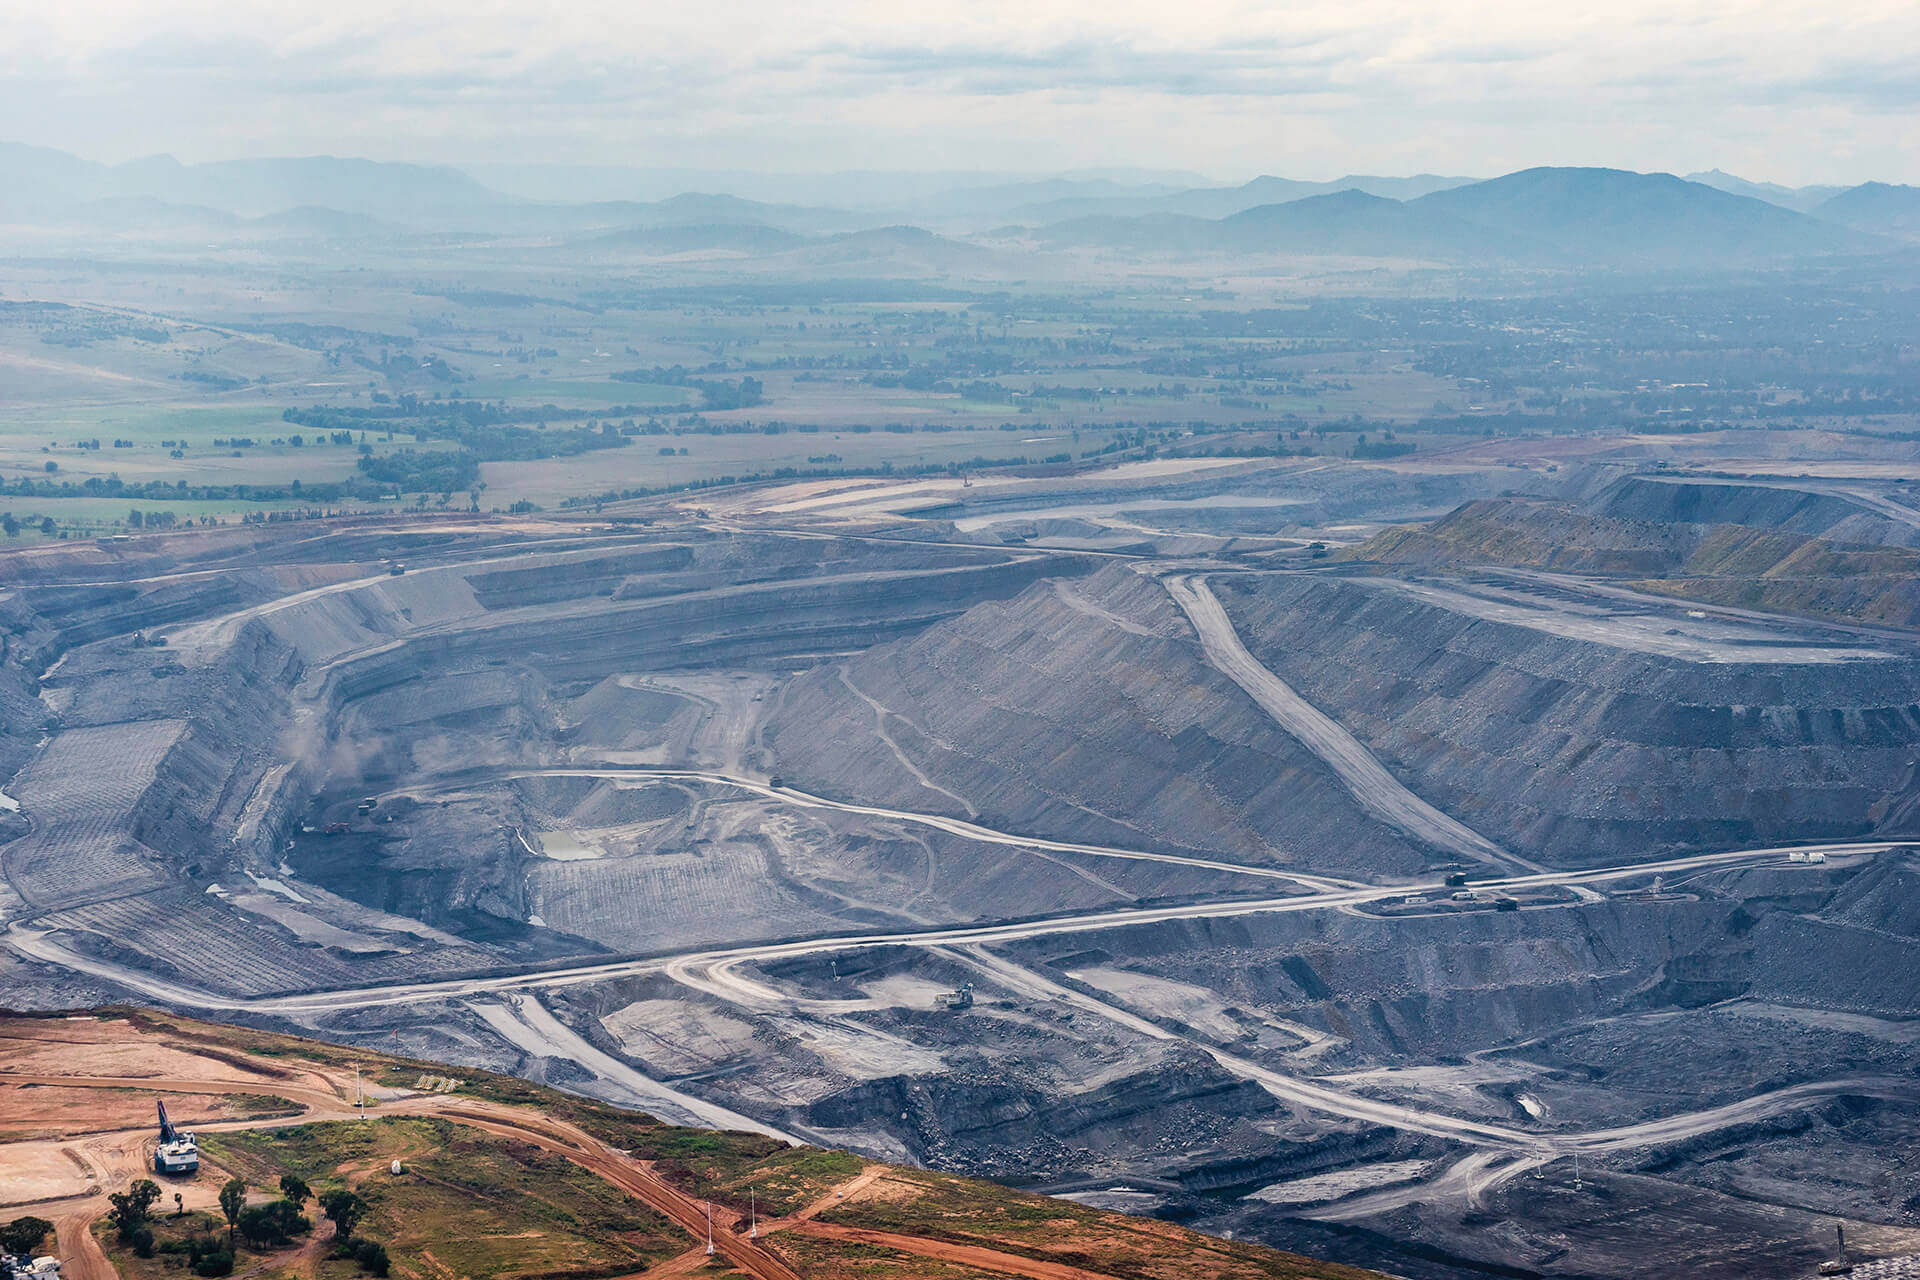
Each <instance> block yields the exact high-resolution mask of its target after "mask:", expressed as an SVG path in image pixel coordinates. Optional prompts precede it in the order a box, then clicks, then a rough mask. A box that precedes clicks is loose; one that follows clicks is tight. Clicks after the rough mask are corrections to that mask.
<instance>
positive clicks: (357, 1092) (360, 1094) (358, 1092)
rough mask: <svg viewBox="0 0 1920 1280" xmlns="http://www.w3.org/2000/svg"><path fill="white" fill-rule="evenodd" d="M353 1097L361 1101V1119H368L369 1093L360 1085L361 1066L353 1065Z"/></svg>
mask: <svg viewBox="0 0 1920 1280" xmlns="http://www.w3.org/2000/svg"><path fill="white" fill-rule="evenodd" d="M353 1096H354V1097H355V1098H357V1099H359V1101H360V1118H361V1119H362V1120H365V1119H366V1118H367V1091H366V1089H365V1087H364V1086H362V1085H361V1083H360V1064H359V1063H357V1062H356V1063H354V1064H353Z"/></svg>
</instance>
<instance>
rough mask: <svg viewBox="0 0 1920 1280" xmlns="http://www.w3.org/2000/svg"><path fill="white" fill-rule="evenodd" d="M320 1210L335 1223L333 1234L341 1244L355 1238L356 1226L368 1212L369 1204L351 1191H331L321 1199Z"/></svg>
mask: <svg viewBox="0 0 1920 1280" xmlns="http://www.w3.org/2000/svg"><path fill="white" fill-rule="evenodd" d="M320 1209H321V1212H323V1213H325V1214H326V1215H327V1217H328V1218H330V1219H332V1221H333V1234H334V1235H335V1236H336V1237H337V1238H338V1239H339V1241H340V1243H341V1244H343V1245H344V1244H345V1243H346V1242H347V1241H348V1240H351V1239H352V1238H353V1228H354V1224H355V1223H357V1222H359V1221H360V1219H361V1217H362V1216H363V1215H364V1214H365V1213H366V1211H367V1202H366V1201H364V1200H362V1199H361V1198H360V1197H359V1196H357V1195H355V1194H353V1192H351V1191H329V1192H327V1193H326V1194H325V1195H322V1196H321V1197H320Z"/></svg>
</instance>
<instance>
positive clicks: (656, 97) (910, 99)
mask: <svg viewBox="0 0 1920 1280" xmlns="http://www.w3.org/2000/svg"><path fill="white" fill-rule="evenodd" d="M1916 68H1920V3H1915V2H1914V0H1824V2H1819V3H1816V2H1813V0H1614V2H1613V3H1610V4H1605V5H1602V4H1598V3H1593V2H1592V0H1571V2H1570V3H1561V4H1555V3H1542V2H1541V0H1480V2H1478V3H1460V2H1458V0H1440V2H1436V3H1408V2H1407V0H1300V2H1298V3H1286V4H1275V3H1243V2H1240V0H1177V2H1172V3H1170V2H1169V0H966V2H960V3H957V2H954V0H921V2H920V3H916V4H902V3H898V2H897V0H887V2H885V3H882V2H880V0H838V2H837V3H831V4H828V3H820V2H819V0H702V2H701V3H699V4H689V3H675V4H667V3H661V2H660V0H625V2H621V3H614V2H610V0H568V2H567V3H528V2H525V0H506V2H502V0H460V2H459V3H452V2H449V0H405V3H399V4H396V3H394V2H393V0H384V2H379V0H326V2H325V3H315V2H313V0H252V2H251V3H247V4H236V3H234V2H233V0H63V3H60V4H48V3H45V0H32V3H26V2H25V0H0V138H4V139H7V140H11V141H19V142H28V143H34V144H38V145H42V146H52V147H58V148H61V149H63V150H68V151H72V152H75V153H77V154H80V155H83V156H86V157H87V158H89V159H95V160H105V161H120V160H126V159H132V158H136V157H139V156H143V155H151V154H156V153H169V154H172V155H175V156H177V157H179V158H180V159H182V160H187V161H201V160H221V159H231V158H238V157H246V156H268V155H309V154H332V155H355V156H367V157H370V158H373V159H378V160H405V161H414V162H421V163H452V164H474V163H483V162H492V163H502V162H504V163H528V162H561V163H572V164H608V165H633V166H671V167H678V168H694V169H700V168H710V169H722V168H734V169H757V170H769V171H783V172H786V171H812V172H823V171H834V170H842V169H869V170H901V171H923V170H936V169H986V170H994V171H1002V172H1006V171H1017V172H1036V173H1037V172H1049V171H1058V170H1063V169H1078V168H1089V167H1123V166H1124V167H1138V168H1153V169H1172V170H1184V171H1193V172H1198V173H1201V174H1204V175H1207V176H1209V177H1211V178H1214V179H1217V180H1221V181H1239V180H1244V179H1246V178H1248V177H1252V176H1254V175H1256V174H1261V173H1272V174H1280V175H1284V176H1288V177H1298V178H1331V177H1336V176H1339V175H1342V174H1348V173H1378V174H1407V173H1418V172H1427V173H1444V174H1459V175H1468V176H1492V175H1494V174H1498V173H1503V172H1508V171H1510V170H1513V169H1518V168H1524V167H1527V166H1529V165H1535V164H1605V165H1615V166H1618V167H1622V168H1632V169H1641V170H1667V171H1672V172H1680V173H1685V172H1690V171H1693V170H1699V169H1708V168H1716V167H1717V168H1721V169H1725V170H1728V171H1730V172H1733V173H1738V174H1741V175H1742V176H1745V177H1750V178H1755V179H1761V180H1773V181H1779V182H1784V183H1789V184H1796V185H1798V184H1806V183H1853V182H1859V181H1864V180H1867V179H1880V180H1883V181H1904V182H1920V72H1916Z"/></svg>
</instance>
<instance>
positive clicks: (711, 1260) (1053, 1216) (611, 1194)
mask: <svg viewBox="0 0 1920 1280" xmlns="http://www.w3.org/2000/svg"><path fill="white" fill-rule="evenodd" d="M136 1068H137V1070H136ZM447 1070H448V1069H447V1068H445V1067H443V1066H440V1065H438V1064H435V1063H429V1062H422V1061H417V1060H411V1059H405V1058H400V1057H396V1056H392V1055H387V1054H382V1053H379V1052H377V1051H372V1050H368V1049H365V1048H353V1049H345V1048H341V1047H338V1046H333V1045H328V1044H323V1043H319V1042H315V1041H309V1040H303V1039H299V1038H296V1037H292V1036H285V1035H279V1034H275V1033H271V1032H263V1031H257V1030H250V1029H245V1028H230V1027H222V1026H216V1025H212V1024H207V1023H202V1022H196V1021H193V1020H190V1019H185V1018H178V1017H173V1016H171V1015H164V1014H155V1013H150V1012H147V1011H144V1010H142V1011H132V1010H124V1009H119V1010H107V1011H104V1012H102V1013H101V1014H99V1015H97V1016H95V1017H93V1018H86V1017H81V1018H73V1017H59V1018H54V1017H32V1016H24V1017H23V1016H13V1017H7V1018H4V1019H0V1084H5V1085H8V1086H10V1087H11V1088H12V1091H11V1092H9V1093H8V1094H7V1095H5V1096H6V1099H7V1100H8V1105H9V1107H10V1109H11V1110H12V1111H13V1112H17V1114H15V1115H13V1116H12V1120H13V1123H10V1124H9V1126H8V1130H9V1131H8V1132H7V1133H5V1134H0V1182H4V1189H5V1190H6V1191H7V1192H8V1193H9V1195H10V1196H13V1197H16V1198H17V1206H16V1207H18V1208H20V1209H21V1210H22V1211H25V1210H27V1209H31V1210H32V1211H33V1212H35V1213H36V1214H37V1215H38V1216H40V1217H43V1218H45V1219H47V1220H49V1221H57V1222H58V1223H59V1231H58V1252H59V1253H60V1254H61V1256H62V1258H63V1260H65V1261H66V1263H67V1269H68V1274H69V1275H70V1276H71V1277H75V1278H76V1280H116V1278H117V1280H173V1278H174V1277H180V1278H182V1280H184V1278H185V1277H189V1276H193V1275H196V1274H199V1275H209V1276H216V1275H224V1274H229V1273H231V1274H234V1275H245V1276H248V1277H258V1278H259V1280H354V1278H355V1277H359V1276H364V1275H374V1276H382V1275H387V1274H391V1275H392V1276H394V1277H399V1278H401V1280H455V1278H456V1277H459V1278H463V1280H606V1278H607V1277H616V1276H618V1277H638V1276H643V1275H653V1274H658V1275H661V1276H668V1275H673V1276H688V1275H712V1276H722V1275H751V1276H753V1277H755V1278H756V1280H799V1278H800V1277H808V1278H809V1280H811V1278H812V1277H825V1278H828V1280H834V1278H837V1277H856V1276H857V1277H863V1278H867V1280H890V1278H892V1277H900V1278H902V1280H967V1278H971V1277H1009V1276H1011V1277H1026V1278H1027V1280H1103V1278H1110V1280H1161V1278H1162V1277H1165V1278H1166V1280H1175V1278H1176V1277H1184V1276H1186V1275H1188V1274H1191V1273H1192V1272H1193V1271H1194V1270H1195V1268H1196V1267H1197V1268H1198V1269H1199V1270H1200V1271H1201V1272H1203V1273H1204V1274H1206V1275H1211V1276H1222V1277H1231V1278H1234V1280H1239V1278H1241V1277H1245V1278H1247V1280H1254V1278H1256V1277H1272V1278H1274V1280H1295V1278H1307V1277H1315V1278H1324V1280H1363V1278H1364V1277H1366V1276H1369V1275H1371V1274H1372V1273H1370V1272H1363V1271H1358V1270H1355V1269H1353V1268H1350V1267H1344V1266H1338V1265H1334V1264H1328V1263H1319V1262H1315V1261H1312V1260H1309V1259H1306V1258H1302V1257H1299V1256H1297V1255H1292V1254H1287V1253H1281V1252H1278V1251H1275V1250H1271V1249H1265V1248H1261V1247H1258V1246H1251V1245H1240V1244H1233V1243H1229V1242H1227V1241H1223V1240H1215V1239H1212V1238H1210V1237H1207V1236H1203V1235H1199V1234H1197V1233H1195V1232H1192V1231H1188V1230H1186V1229H1184V1228H1181V1227H1178V1226H1174V1225H1172V1224H1169V1223H1163V1222H1157V1221H1151V1220H1141V1219H1133V1218H1128V1217H1125V1216H1124V1215H1120V1214H1114V1213H1107V1212H1103V1211H1100V1210H1093V1209H1086V1208H1082V1207H1080V1206H1078V1205H1074V1204H1071V1203H1068V1202H1065V1201H1059V1200H1053V1199H1049V1198H1046V1197H1042V1196H1034V1195H1028V1194H1025V1193H1022V1192H1017V1191H1012V1190H1009V1189H1007V1188H1004V1187H1001V1186H998V1185H995V1184H992V1183H985V1182H978V1181H973V1180H970V1179H966V1178H957V1177H952V1176H949V1175H944V1174H939V1175H936V1174H929V1173H925V1172H922V1171H919V1170H913V1169H901V1168H896V1167H893V1166H889V1165H883V1164H877V1163H873V1162H870V1161H867V1160H864V1159H863V1158H861V1157H859V1156H856V1155H853V1154H851V1153H848V1152H844V1151H825V1150H820V1149H817V1148H812V1147H791V1146H788V1145H787V1144H785V1143H782V1142H779V1141H776V1140H774V1139H770V1138H766V1137H763V1136H761V1135H758V1134H750V1133H725V1132H715V1131H709V1130H700V1129H688V1128H680V1127H676V1126H672V1125H665V1124H661V1123H659V1122H657V1121H655V1120H653V1119H651V1118H650V1117H647V1116H645V1115H641V1114H639V1113H636V1112H630V1111H622V1110H619V1109H616V1108H613V1107H610V1106H607V1105H605V1104H602V1103H597V1102H590V1101H586V1100H583V1099H580V1098H576V1097H573V1096H571V1095H567V1094H562V1093H558V1092H555V1091H554V1090H551V1089H548V1088H546V1087H544V1086H539V1085H534V1084H530V1083H528V1082H526V1081H523V1080H519V1079H517V1078H514V1077H509V1076H498V1075H493V1074H490V1073H487V1072H474V1071H462V1072H460V1073H459V1074H458V1075H457V1076H450V1075H448V1074H446V1072H447ZM43 1082H44V1083H43ZM359 1083H364V1084H365V1086H366V1088H367V1092H368V1097H369V1100H368V1108H367V1110H368V1114H367V1118H365V1119H362V1118H361V1117H360V1115H359V1112H358V1107H357V1106H356V1099H357V1097H358V1096H359V1095H358V1093H357V1091H356V1089H357V1084H359ZM156 1099H171V1100H174V1101H175V1102H176V1103H179V1104H181V1114H183V1115H188V1116H193V1117H195V1120H194V1123H195V1126H196V1131H197V1133H198V1135H199V1139H200V1145H201V1157H202V1163H201V1169H200V1172H199V1173H198V1174H197V1175H195V1176H193V1177H187V1178H168V1179H165V1180H164V1186H161V1187H157V1188H155V1192H154V1194H153V1196H152V1197H151V1202H150V1204H149V1206H148V1207H147V1209H146V1210H145V1213H144V1217H143V1218H142V1219H141V1220H140V1222H139V1223H138V1224H137V1230H134V1231H130V1232H122V1231H121V1230H120V1228H119V1225H118V1223H117V1222H116V1221H115V1220H114V1219H113V1218H112V1217H111V1215H110V1214H109V1205H108V1203H107V1200H106V1197H105V1195H104V1194H103V1192H106V1191H119V1190H122V1189H124V1188H128V1187H130V1186H134V1185H137V1184H138V1183H139V1182H140V1181H141V1180H143V1179H148V1178H149V1177H150V1176H151V1175H150V1164H149V1161H150V1159H151V1147H152V1141H151V1119H152V1115H153V1104H154V1101H155V1100H156ZM256 1099H265V1100H267V1102H268V1104H269V1105H271V1106H272V1108H273V1111H272V1112H271V1113H270V1114H269V1113H265V1112H263V1111H262V1110H261V1107H260V1105H259V1103H257V1102H252V1101H249V1100H256ZM62 1116H66V1117H68V1122H67V1124H66V1126H65V1127H63V1126H62V1125H61V1124H60V1117H62ZM103 1126H104V1127H103ZM49 1134H51V1135H53V1136H52V1137H48V1136H47V1135H49ZM82 1150H84V1151H85V1153H86V1157H85V1161H84V1162H83V1160H82V1156H81V1152H82ZM394 1161H399V1162H400V1163H399V1169H398V1172H396V1171H395V1167H394V1163H393V1162H394ZM15 1170H19V1171H21V1172H19V1173H15V1172H13V1171H15ZM288 1176H291V1177H293V1178H296V1179H299V1180H300V1181H301V1182H304V1183H305V1185H306V1186H307V1187H308V1188H311V1191H312V1193H313V1197H314V1198H313V1199H311V1200H307V1201H305V1202H304V1204H302V1205H300V1206H299V1213H300V1215H303V1216H304V1217H305V1219H306V1221H305V1222H303V1223H298V1224H297V1225H296V1226H295V1228H294V1229H293V1230H292V1232H291V1233H290V1234H288V1235H287V1236H285V1238H282V1239H279V1240H277V1241H274V1240H267V1239H258V1238H256V1239H251V1240H250V1239H249V1238H248V1237H247V1234H246V1232H245V1231H244V1230H243V1232H242V1233H241V1234H240V1235H239V1236H237V1237H236V1238H235V1241H234V1244H233V1246H232V1256H231V1257H227V1256H225V1255H226V1250H227V1248H228V1244H227V1240H228V1231H227V1225H226V1214H225V1212H224V1210H223V1208H222V1206H221V1203H220V1200H219V1195H218V1193H219V1192H220V1191H221V1190H222V1189H223V1188H225V1187H228V1186H230V1185H231V1181H232V1180H238V1182H240V1183H241V1184H243V1185H244V1186H245V1188H246V1191H247V1196H246V1201H245V1204H246V1206H247V1208H241V1206H240V1205H239V1204H238V1202H235V1203H234V1207H235V1209H236V1211H237V1216H239V1217H240V1222H241V1225H242V1227H243V1228H245V1226H246V1224H247V1218H246V1216H245V1214H246V1212H248V1211H249V1210H250V1209H253V1208H258V1207H263V1206H267V1205H269V1204H271V1203H273V1202H274V1201H275V1200H276V1199H277V1197H278V1196H279V1194H280V1190H281V1189H282V1187H283V1183H282V1179H283V1178H286V1177H288ZM176 1192H177V1193H179V1196H180V1203H179V1204H178V1206H176V1202H175V1200H174V1193H176ZM343 1192H350V1193H351V1194H352V1195H354V1196H356V1197H358V1200H357V1205H358V1208H359V1213H358V1218H357V1221H354V1222H352V1223H351V1232H350V1238H351V1239H353V1240H356V1241H368V1242H377V1243H378V1244H379V1245H380V1246H381V1248H382V1250H383V1252H382V1253H381V1254H380V1262H379V1263H378V1264H377V1265H376V1264H373V1263H369V1262H368V1261H367V1260H366V1257H365V1256H364V1248H363V1250H362V1252H361V1253H360V1254H357V1255H352V1256H349V1255H348V1254H346V1253H345V1252H344V1251H343V1250H342V1249H341V1247H340V1244H339V1241H340V1234H339V1233H338V1232H337V1230H336V1226H335V1222H334V1221H333V1216H334V1215H333V1214H331V1213H330V1212H328V1211H327V1210H326V1209H325V1208H323V1206H325V1205H327V1203H328V1201H329V1197H330V1196H338V1195H339V1194H340V1193H343ZM280 1208H281V1209H283V1210H284V1209H286V1208H287V1206H285V1205H281V1206H280ZM709 1208H710V1209H711V1214H712V1233H713V1239H714V1241H715V1243H716V1245H717V1246H718V1248H717V1252H716V1253H715V1254H713V1255H711V1256H709V1254H708V1253H707V1250H706V1240H707V1230H708V1228H707V1214H708V1211H709ZM755 1228H757V1231H756V1230H755ZM190 1247H191V1249H192V1252H191V1253H189V1248H190ZM210 1256H211V1257H212V1258H213V1259H214V1260H213V1262H212V1264H211V1266H210V1267H208V1268H206V1269H201V1270H196V1269H195V1268H196V1264H198V1263H201V1262H202V1261H203V1260H205V1259H207V1258H209V1257H210ZM222 1268H230V1271H229V1270H225V1269H222ZM383 1268H390V1271H389V1270H387V1269H383Z"/></svg>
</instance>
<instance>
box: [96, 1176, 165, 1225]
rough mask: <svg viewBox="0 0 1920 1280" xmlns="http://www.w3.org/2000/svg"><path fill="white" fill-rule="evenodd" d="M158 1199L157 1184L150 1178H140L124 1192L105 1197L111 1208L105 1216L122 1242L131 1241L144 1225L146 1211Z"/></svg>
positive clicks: (158, 1190) (158, 1189)
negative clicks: (116, 1229) (111, 1221)
mask: <svg viewBox="0 0 1920 1280" xmlns="http://www.w3.org/2000/svg"><path fill="white" fill-rule="evenodd" d="M159 1198H160V1187H159V1184H158V1183H156V1182H154V1180H153V1179H151V1178H141V1179H139V1180H138V1181H136V1182H135V1183H134V1184H133V1185H132V1186H130V1187H128V1188H127V1189H126V1190H125V1191H116V1192H114V1193H113V1194H112V1195H110V1196H108V1197H107V1203H108V1204H110V1205H112V1206H113V1207H112V1208H111V1209H109V1210H108V1211H107V1216H108V1217H110V1218H112V1219H113V1225H114V1226H116V1227H118V1228H119V1229H120V1238H121V1239H122V1240H130V1239H132V1238H133V1233H134V1232H135V1231H136V1230H138V1229H139V1228H140V1227H141V1226H143V1225H145V1223H146V1221H147V1213H148V1211H149V1210H151V1209H152V1208H153V1206H154V1202H155V1201H157V1200H158V1199H159Z"/></svg>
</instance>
